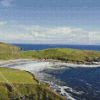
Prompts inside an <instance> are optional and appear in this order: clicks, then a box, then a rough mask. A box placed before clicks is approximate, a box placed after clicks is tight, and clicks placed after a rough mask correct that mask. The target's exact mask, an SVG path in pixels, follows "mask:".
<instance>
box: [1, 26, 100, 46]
mask: <svg viewBox="0 0 100 100" xmlns="http://www.w3.org/2000/svg"><path fill="white" fill-rule="evenodd" d="M10 28H11V30H12V31H11V30H10V31H7V32H9V33H7V32H6V31H2V32H5V33H2V35H0V40H3V39H4V40H19V39H20V40H23V41H28V42H29V41H31V43H32V41H34V43H49V44H50V43H54V44H55V43H56V44H57V43H59V44H86V45H88V44H97V43H98V44H99V43H100V31H86V30H84V29H82V28H72V27H41V26H39V25H30V26H26V25H12V26H11V27H10ZM15 32H16V33H15ZM35 41H36V42H35Z"/></svg>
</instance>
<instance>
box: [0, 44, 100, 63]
mask: <svg viewBox="0 0 100 100" xmlns="http://www.w3.org/2000/svg"><path fill="white" fill-rule="evenodd" d="M19 49H20V48H18V47H16V46H12V45H9V44H4V43H0V60H8V59H19V58H29V59H33V58H39V59H57V60H62V61H67V62H68V61H71V62H82V63H84V62H91V61H98V60H100V51H89V50H77V49H68V48H54V49H44V50H40V51H18V50H19ZM11 51H13V52H11Z"/></svg>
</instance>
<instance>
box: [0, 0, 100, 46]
mask: <svg viewBox="0 0 100 100" xmlns="http://www.w3.org/2000/svg"><path fill="white" fill-rule="evenodd" d="M0 42H5V43H26V44H73V45H74V44H75V45H80V44H81V45H100V0H0Z"/></svg>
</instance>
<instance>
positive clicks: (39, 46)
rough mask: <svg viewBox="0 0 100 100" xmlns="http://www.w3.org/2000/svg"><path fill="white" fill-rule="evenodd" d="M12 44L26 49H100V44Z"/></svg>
mask: <svg viewBox="0 0 100 100" xmlns="http://www.w3.org/2000/svg"><path fill="white" fill-rule="evenodd" d="M12 45H15V46H19V47H22V48H23V50H24V51H27V50H42V49H48V48H72V49H82V50H96V51H100V45H60V44H12Z"/></svg>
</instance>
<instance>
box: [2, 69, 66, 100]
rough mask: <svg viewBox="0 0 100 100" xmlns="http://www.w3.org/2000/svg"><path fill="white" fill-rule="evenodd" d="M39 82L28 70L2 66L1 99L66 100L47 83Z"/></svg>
mask: <svg viewBox="0 0 100 100" xmlns="http://www.w3.org/2000/svg"><path fill="white" fill-rule="evenodd" d="M38 82H39V80H38V79H37V78H35V77H34V76H33V75H31V74H30V73H28V72H25V71H21V70H15V69H8V68H0V100H66V99H65V98H63V97H62V96H60V95H59V94H57V93H56V92H54V91H53V90H52V89H51V88H49V87H48V86H47V85H46V84H44V83H42V82H40V84H39V83H38ZM24 98H25V99H24Z"/></svg>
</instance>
